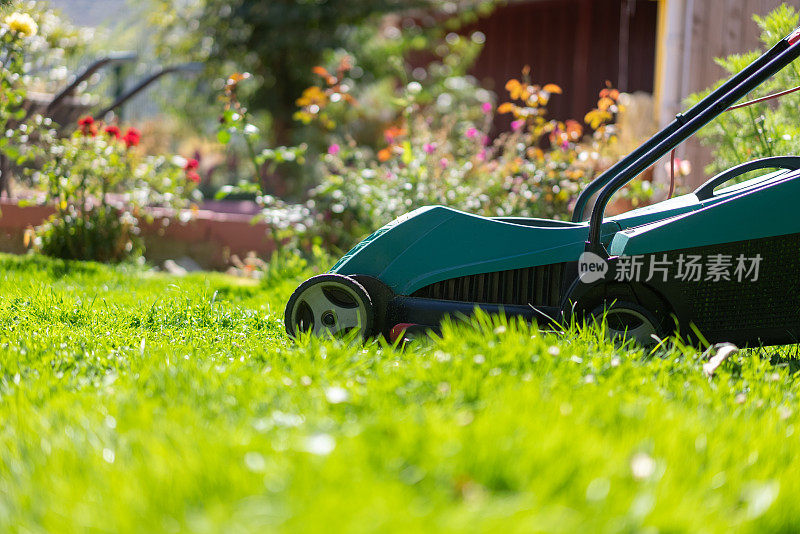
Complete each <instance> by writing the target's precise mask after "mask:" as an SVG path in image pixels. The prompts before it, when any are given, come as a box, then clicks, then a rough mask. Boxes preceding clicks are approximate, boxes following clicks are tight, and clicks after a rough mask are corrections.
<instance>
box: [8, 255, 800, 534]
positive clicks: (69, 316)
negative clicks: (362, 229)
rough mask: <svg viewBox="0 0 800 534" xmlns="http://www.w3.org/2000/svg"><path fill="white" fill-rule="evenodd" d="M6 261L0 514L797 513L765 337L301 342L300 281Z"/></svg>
mask: <svg viewBox="0 0 800 534" xmlns="http://www.w3.org/2000/svg"><path fill="white" fill-rule="evenodd" d="M0 269H1V272H2V274H0V322H1V324H2V327H3V328H2V331H1V332H0V366H1V369H0V395H1V396H0V403H1V404H0V415H1V416H2V421H3V424H2V428H1V429H0V530H1V531H17V532H44V531H48V532H86V531H107V532H130V531H137V532H154V531H166V532H187V531H191V532H267V531H271V530H282V531H287V532H296V531H318V532H337V531H344V530H346V531H355V532H367V531H402V532H416V531H419V530H427V531H448V530H451V531H454V530H459V531H514V532H538V531H554V532H636V531H648V532H656V531H662V532H663V531H667V532H677V531H685V532H727V531H729V530H730V529H735V530H739V531H752V532H764V531H773V532H774V531H780V530H782V531H786V532H790V531H796V530H797V529H798V528H800V499H798V498H797V495H798V494H800V428H797V429H796V428H795V425H797V424H798V410H799V409H800V404H798V398H797V397H798V391H799V390H800V388H798V380H797V378H796V377H794V376H793V375H792V374H791V373H790V367H791V366H790V365H789V363H793V362H791V361H789V360H785V359H781V358H779V357H777V355H778V354H779V353H778V352H776V351H774V350H773V351H771V352H769V353H764V352H761V353H753V352H749V353H740V354H738V355H737V356H735V357H734V359H733V361H730V362H728V363H726V364H724V365H723V366H722V368H721V369H720V370H719V371H718V372H717V374H716V376H714V377H712V378H710V379H709V378H707V377H706V376H705V375H704V374H703V371H702V365H701V362H700V360H699V357H698V355H697V354H696V353H695V352H694V351H691V350H678V349H673V350H664V351H661V352H660V353H659V354H657V355H656V356H653V357H647V356H645V355H644V354H643V353H642V352H635V351H622V350H620V349H615V348H614V347H613V346H611V345H608V344H606V343H605V342H601V341H598V336H597V335H596V334H595V333H584V334H581V335H577V334H568V335H566V336H565V337H562V338H557V337H555V336H553V335H542V334H538V333H536V332H535V331H534V330H532V329H530V328H528V327H518V326H515V325H504V324H502V323H501V322H498V321H495V322H493V323H492V322H489V321H483V323H482V324H480V325H476V326H477V328H466V327H462V328H459V329H457V330H456V329H453V328H448V329H446V331H445V333H444V336H443V339H441V340H436V341H433V342H430V343H423V344H419V345H417V346H412V347H409V348H407V349H406V350H404V351H400V350H395V349H392V348H390V347H386V346H382V345H381V344H379V343H374V344H372V345H369V346H367V347H366V348H362V347H360V346H355V345H347V344H343V343H338V344H337V343H333V342H324V343H320V342H307V343H303V344H301V345H300V346H298V345H295V344H293V343H291V342H289V341H288V340H287V339H286V337H285V335H284V333H283V326H282V322H281V320H282V313H283V303H284V302H285V299H286V298H287V297H288V295H289V293H290V292H291V290H292V289H293V288H294V286H295V284H296V282H297V281H298V280H297V279H287V280H284V281H281V280H276V279H275V278H273V279H272V280H273V281H272V283H271V284H269V285H264V284H262V285H259V284H257V283H255V282H249V281H242V280H240V279H235V278H229V277H225V276H222V275H210V274H199V275H191V276H188V277H185V278H173V277H169V276H166V275H162V274H154V273H151V272H148V271H146V270H144V269H139V268H133V267H118V268H106V267H102V266H96V265H93V264H69V265H65V264H63V263H60V262H56V261H49V260H42V259H30V258H28V259H20V258H15V257H11V256H0ZM295 278H296V277H295ZM793 350H794V349H783V352H782V353H780V354H783V353H785V354H789V352H790V351H793ZM770 356H773V358H772V360H773V361H772V362H770Z"/></svg>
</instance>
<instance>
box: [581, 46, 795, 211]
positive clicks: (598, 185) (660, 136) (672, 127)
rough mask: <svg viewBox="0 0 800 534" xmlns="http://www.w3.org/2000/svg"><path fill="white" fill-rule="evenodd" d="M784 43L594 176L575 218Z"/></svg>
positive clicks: (773, 48)
mask: <svg viewBox="0 0 800 534" xmlns="http://www.w3.org/2000/svg"><path fill="white" fill-rule="evenodd" d="M780 44H781V43H778V44H777V45H775V46H774V47H772V48H771V49H770V50H769V51H768V52H767V53H766V54H764V55H762V56H761V57H759V58H758V59H756V60H755V61H754V62H753V63H751V64H750V65H748V66H747V67H745V68H744V69H743V70H742V71H740V72H739V73H738V74H736V75H735V76H733V77H732V78H730V79H729V80H728V81H726V82H725V83H724V84H722V85H721V86H720V87H719V88H718V89H717V90H715V91H714V92H712V93H711V94H710V95H708V96H707V97H706V98H704V99H703V100H701V101H700V102H698V103H697V104H696V105H695V106H693V107H692V108H691V109H689V110H688V111H687V112H686V113H683V114H679V115H678V116H677V117H676V120H675V121H673V122H672V123H670V124H669V125H668V126H667V127H666V128H664V129H663V130H661V131H659V132H658V133H656V134H655V135H654V136H653V137H651V138H650V139H649V140H647V141H646V142H644V143H642V144H641V146H639V147H638V148H637V149H636V150H634V151H633V152H631V153H630V154H628V155H627V156H626V157H625V158H623V159H621V160H619V161H618V162H617V163H615V164H614V165H612V166H611V167H610V168H609V169H608V170H606V171H605V172H604V173H603V174H601V175H600V176H598V177H597V178H596V179H595V180H593V181H592V182H591V183H590V184H589V185H587V186H586V187H585V188H584V190H583V191H582V192H581V194H580V195H578V200H577V201H576V202H575V208H574V210H573V213H572V222H581V221H582V220H583V214H584V211H586V206H587V205H588V204H589V201H590V200H591V198H592V197H593V196H594V194H595V193H597V192H598V191H600V190H601V189H602V188H603V187H604V186H605V185H606V184H608V183H609V182H610V181H611V180H612V179H613V178H614V176H615V175H616V174H618V173H619V172H621V171H623V170H624V169H625V167H627V166H628V165H629V164H630V163H629V162H633V161H636V160H637V159H639V158H640V157H641V156H643V155H644V154H646V153H647V152H648V151H649V150H650V147H652V146H654V145H656V144H658V143H661V142H662V141H664V140H665V139H666V138H667V137H669V136H670V135H671V134H673V133H675V131H676V130H678V128H679V127H680V126H681V124H680V122H679V121H680V120H681V118H682V119H683V121H684V122H685V121H687V120H689V119H691V118H694V117H696V116H697V115H698V114H699V113H700V112H701V111H703V110H704V109H706V108H707V107H709V106H710V105H711V103H713V101H715V100H717V99H719V98H721V97H722V96H724V95H725V94H726V93H727V92H728V91H730V90H731V89H733V88H735V87H737V86H738V85H739V84H740V83H742V82H743V81H744V80H746V79H747V78H749V77H750V76H752V75H753V74H755V73H756V72H757V71H758V69H760V68H761V67H763V66H764V65H766V64H767V63H768V62H769V60H770V59H772V58H773V57H775V56H777V55H778V54H779V53H780V51H781V47H780V46H779V45H780Z"/></svg>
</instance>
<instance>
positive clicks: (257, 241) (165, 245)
mask: <svg viewBox="0 0 800 534" xmlns="http://www.w3.org/2000/svg"><path fill="white" fill-rule="evenodd" d="M0 210H2V213H1V214H0V251H1V252H11V253H14V254H23V253H24V252H26V250H27V249H26V247H25V245H24V241H23V240H24V233H25V229H26V228H28V227H30V226H38V225H40V224H42V222H44V220H45V219H47V217H49V216H50V215H51V214H52V213H53V212H54V210H53V208H52V207H50V206H19V205H17V203H16V202H14V201H11V200H7V199H0ZM187 211H188V210H187ZM151 213H152V214H153V216H154V220H153V222H152V223H147V222H145V221H141V222H140V226H141V228H142V236H143V238H144V242H145V247H146V251H145V257H146V258H147V260H148V261H150V262H152V263H153V264H155V265H161V264H162V263H163V262H164V261H165V260H168V259H178V258H181V257H183V256H188V257H190V258H192V259H193V260H195V261H196V262H197V263H199V264H200V265H201V266H202V267H203V268H205V269H215V270H223V269H225V268H227V267H228V266H230V261H229V258H230V257H231V255H233V254H236V255H238V256H239V257H242V258H243V257H244V256H245V255H246V254H247V253H248V252H251V251H252V252H255V253H256V254H257V255H258V256H259V257H261V258H268V257H269V256H270V254H272V252H273V251H274V250H275V245H274V243H273V241H272V239H271V238H270V236H269V226H268V225H267V224H266V223H263V222H257V223H255V224H251V220H252V215H244V214H234V213H218V212H214V211H208V210H198V211H195V212H193V213H192V218H191V220H189V221H188V222H185V223H184V222H180V221H179V220H178V218H177V217H174V216H171V215H175V212H174V211H172V210H163V209H154V210H153V211H152V212H151ZM165 221H166V223H165Z"/></svg>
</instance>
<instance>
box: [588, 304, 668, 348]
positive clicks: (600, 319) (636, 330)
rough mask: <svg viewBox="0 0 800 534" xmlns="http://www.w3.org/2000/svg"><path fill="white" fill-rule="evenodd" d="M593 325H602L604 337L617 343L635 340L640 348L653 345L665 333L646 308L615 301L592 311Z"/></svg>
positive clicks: (656, 319)
mask: <svg viewBox="0 0 800 534" xmlns="http://www.w3.org/2000/svg"><path fill="white" fill-rule="evenodd" d="M592 319H593V320H594V321H595V323H597V324H598V325H599V324H603V326H604V331H605V333H606V337H608V338H609V339H612V340H617V341H627V340H631V339H633V340H635V341H636V342H637V343H638V344H640V345H642V346H649V345H655V344H656V343H657V342H658V340H660V339H663V338H664V335H665V332H664V329H663V328H662V326H661V323H660V322H659V320H658V318H656V316H655V315H654V314H653V313H651V312H650V310H648V309H647V308H645V307H643V306H640V305H639V304H635V303H633V302H626V301H624V300H615V301H612V302H610V303H604V304H603V305H602V306H598V307H597V308H595V309H594V311H592Z"/></svg>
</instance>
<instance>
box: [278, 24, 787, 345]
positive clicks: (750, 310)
mask: <svg viewBox="0 0 800 534" xmlns="http://www.w3.org/2000/svg"><path fill="white" fill-rule="evenodd" d="M799 43H800V28H798V29H797V30H795V31H794V32H793V33H792V34H790V35H789V36H788V37H786V38H784V39H782V40H781V41H780V42H779V43H778V44H776V45H775V46H774V47H773V48H771V49H770V50H769V51H768V52H766V53H765V54H764V55H762V56H761V57H759V58H758V59H756V60H755V61H754V62H753V63H752V64H750V65H749V66H748V67H746V68H745V69H744V70H742V71H741V72H739V73H738V74H736V75H734V76H733V77H732V78H731V79H730V80H728V81H727V82H725V83H724V84H723V85H721V86H720V87H719V88H718V89H716V90H715V91H713V92H712V93H711V94H710V95H708V96H707V97H706V98H704V99H703V100H702V101H700V102H699V103H698V104H696V105H695V106H694V107H692V108H691V109H689V110H688V111H686V112H684V113H681V114H679V115H677V117H676V118H675V120H674V121H673V122H672V123H670V124H669V125H668V126H667V127H666V128H664V129H663V130H662V131H660V132H658V133H657V134H656V135H655V136H653V137H652V138H651V139H649V140H648V141H646V142H645V143H643V144H642V145H641V146H640V147H639V148H637V149H636V150H634V151H633V152H632V153H631V154H629V155H628V156H626V157H625V158H623V159H621V160H620V161H619V162H618V163H616V164H615V165H614V166H612V167H611V168H610V169H608V170H607V171H605V172H604V173H603V174H602V175H600V176H599V177H598V178H597V179H596V180H594V181H593V182H591V183H590V184H589V185H588V186H587V187H586V188H585V190H584V191H583V192H582V193H581V194H580V196H579V197H578V199H577V201H576V205H575V208H574V213H573V217H572V221H571V222H564V221H555V220H545V219H534V218H515V217H480V216H476V215H472V214H469V213H464V212H461V211H458V210H455V209H451V208H448V207H444V206H428V207H423V208H420V209H417V210H415V211H412V212H411V213H408V214H406V215H404V216H402V217H400V218H398V219H397V220H394V221H392V222H390V223H389V224H387V225H386V226H384V227H383V228H381V229H379V230H377V231H376V232H375V233H373V234H372V235H370V236H369V237H367V238H366V239H364V240H363V241H362V242H360V243H359V244H357V245H356V246H355V247H354V248H353V249H352V250H350V251H349V252H348V253H347V254H345V256H344V257H342V258H341V259H340V260H339V261H338V262H337V263H336V265H334V267H333V268H332V269H331V271H330V272H328V273H326V274H321V275H318V276H314V277H312V278H309V279H308V280H306V281H305V282H303V283H302V284H301V285H300V286H299V287H298V288H297V289H296V290H295V292H294V293H293V294H292V296H291V298H290V299H289V302H288V304H287V306H286V312H285V325H286V330H287V332H288V334H289V335H290V336H293V337H296V336H297V335H299V334H300V333H301V332H306V331H310V332H312V333H313V334H314V335H326V334H335V335H338V334H344V333H347V332H350V331H353V330H356V331H357V332H359V333H360V335H362V336H364V337H365V338H366V337H370V336H376V335H383V336H385V337H387V338H389V339H392V340H394V339H395V338H397V337H398V336H403V335H404V334H403V333H404V332H410V331H415V330H436V329H437V328H438V327H439V325H440V323H441V321H442V320H443V319H444V318H445V317H456V318H457V317H469V316H470V315H472V314H473V313H474V312H475V310H476V309H481V310H484V311H485V312H487V313H490V314H505V315H506V316H509V317H511V316H515V317H522V318H524V319H526V320H529V321H537V322H539V323H540V324H541V323H546V324H549V325H552V324H555V325H564V324H567V323H569V322H570V321H573V320H578V321H579V324H584V323H583V321H586V320H587V318H595V320H597V318H601V319H600V320H603V321H605V324H606V327H607V332H608V333H609V334H610V335H613V336H617V335H618V336H621V337H627V338H629V339H636V340H637V341H639V342H642V343H649V342H652V341H653V340H654V339H663V338H664V337H666V336H669V335H671V334H677V335H680V336H682V337H683V338H684V339H686V340H688V341H689V342H692V343H701V344H702V343H718V342H731V343H735V344H737V345H740V346H754V345H774V344H788V343H795V342H798V341H800V213H798V209H797V207H796V205H795V202H796V200H797V199H798V198H800V157H798V156H784V157H771V158H765V159H758V160H755V161H749V162H746V163H743V164H741V165H738V166H736V167H733V168H731V169H729V170H727V171H725V172H722V173H721V174H719V175H717V176H715V177H713V178H711V179H710V180H708V181H707V182H706V183H704V184H703V185H702V186H700V187H699V188H698V189H697V190H695V191H694V192H693V193H691V194H686V195H683V196H679V197H675V198H669V199H668V200H665V201H663V202H660V203H657V204H653V205H651V206H646V207H643V208H639V209H635V210H632V211H629V212H627V213H623V214H621V215H618V216H614V217H609V218H606V217H605V210H606V206H607V205H608V203H609V200H610V199H611V197H612V196H613V195H614V193H615V192H617V191H618V190H619V189H620V188H622V187H623V186H625V185H626V184H627V183H628V182H630V181H631V180H633V179H634V178H635V177H637V176H638V175H639V174H641V173H642V172H644V171H645V170H647V169H648V168H650V167H651V166H652V165H654V164H655V163H657V162H658V161H659V160H661V158H663V157H665V156H667V155H668V154H670V152H672V153H673V155H674V150H675V148H676V147H677V146H678V145H680V144H681V143H682V142H684V141H685V140H686V139H688V138H689V137H690V136H692V135H693V134H694V133H696V132H697V131H698V130H699V129H700V128H701V127H703V126H704V125H706V124H707V123H709V122H710V121H711V120H713V119H714V118H715V117H717V116H718V115H720V114H721V113H723V112H725V111H727V110H729V109H731V108H732V107H739V106H741V105H747V104H749V103H745V104H740V105H738V106H734V105H735V104H736V103H737V102H738V101H739V100H740V99H742V98H743V97H745V96H746V95H747V94H748V93H750V92H751V91H752V90H754V89H755V88H757V87H758V86H759V85H761V84H762V83H763V82H765V81H766V80H768V79H769V78H770V77H771V76H772V75H774V74H775V73H777V72H778V71H780V70H781V69H783V68H784V67H786V66H788V65H789V64H790V63H791V62H792V61H794V60H795V59H797V58H798V57H800V44H799ZM782 94H784V93H782ZM773 96H781V95H773ZM762 100H763V99H759V100H758V101H762ZM750 103H752V102H750ZM745 175H746V176H745ZM753 175H755V177H752V176H753ZM736 178H739V179H740V180H739V182H738V183H735V185H729V186H727V187H723V188H721V189H720V187H721V186H723V185H725V184H726V183H728V182H732V181H735V179H736ZM745 178H747V179H745ZM742 180H744V181H742ZM595 197H596V198H595ZM593 199H594V203H593V206H592V208H591V216H590V217H589V219H588V221H584V220H583V219H584V217H583V215H584V211H586V209H587V207H588V206H589V205H590V202H591V201H592V200H593Z"/></svg>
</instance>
